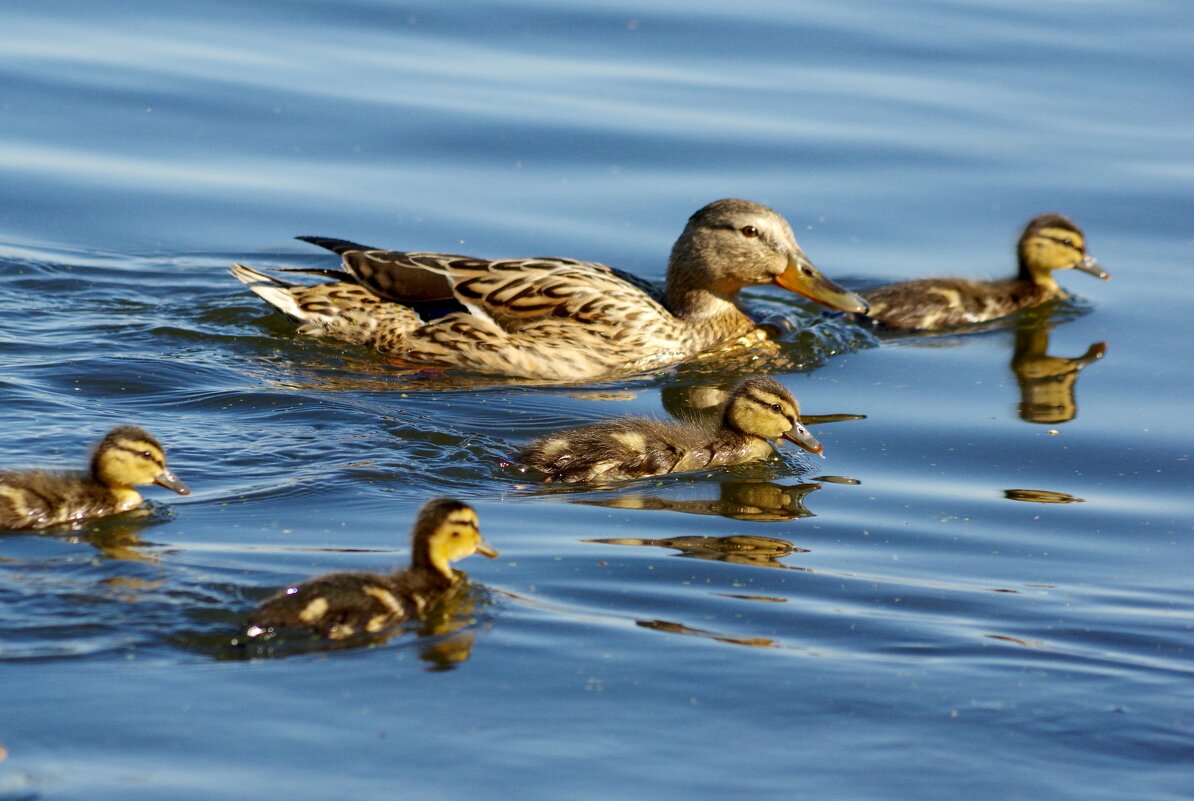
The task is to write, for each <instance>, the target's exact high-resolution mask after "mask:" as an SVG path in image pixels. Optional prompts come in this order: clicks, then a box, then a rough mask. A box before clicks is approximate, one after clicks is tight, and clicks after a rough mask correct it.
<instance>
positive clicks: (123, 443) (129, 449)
mask: <svg viewBox="0 0 1194 801" xmlns="http://www.w3.org/2000/svg"><path fill="white" fill-rule="evenodd" d="M112 450H114V451H124V452H125V453H131V454H132V455H133V456H136V457H137V458H138V459H148V460H149V461H151V462H153V463H154V464H156V465H157V466H158V467H160V468H162V469H163V470H164V469H165V468H166V459H165V457H164V456H162V455H161V454H160V452H159V453H154V450H155V449H154V448H152V447H150V446H149V444H148V443H143V444H142V446H141V447H137V446H136V444H135V443H134V444H130V443H129V440H120V441H118V442H117V443H116V444H115V445H113V446H112Z"/></svg>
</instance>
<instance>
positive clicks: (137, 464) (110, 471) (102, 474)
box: [92, 426, 191, 495]
mask: <svg viewBox="0 0 1194 801" xmlns="http://www.w3.org/2000/svg"><path fill="white" fill-rule="evenodd" d="M92 464H93V473H94V474H95V478H96V479H97V480H98V481H99V482H100V483H101V484H104V485H105V486H108V487H132V486H137V485H139V484H157V485H159V486H162V487H165V488H166V489H170V490H174V491H175V492H177V493H178V494H179V495H190V494H191V491H190V490H189V489H187V488H186V485H184V484H183V483H182V482H181V481H179V480H178V477H177V476H175V475H174V473H173V472H172V471H171V470H170V468H169V467H167V466H166V453H165V451H163V450H162V446H161V445H159V444H158V441H157V440H156V439H154V438H153V437H151V436H149V435H148V434H146V433H145V432H144V431H142V430H141V429H139V428H134V427H132V426H124V427H121V428H117V429H114V430H113V431H112V432H111V433H109V434H108V436H107V437H105V438H104V440H103V441H102V442H101V443H100V444H99V447H98V448H97V449H96V452H95V456H94V458H93V462H92Z"/></svg>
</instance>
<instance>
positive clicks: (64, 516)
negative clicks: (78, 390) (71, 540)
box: [0, 426, 191, 530]
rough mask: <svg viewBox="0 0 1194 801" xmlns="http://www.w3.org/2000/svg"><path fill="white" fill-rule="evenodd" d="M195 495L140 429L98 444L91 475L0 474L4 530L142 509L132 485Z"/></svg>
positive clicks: (114, 433) (117, 431)
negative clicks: (155, 487)
mask: <svg viewBox="0 0 1194 801" xmlns="http://www.w3.org/2000/svg"><path fill="white" fill-rule="evenodd" d="M139 484H157V485H158V486H160V487H165V488H166V489H169V490H174V491H175V492H177V493H178V494H179V495H190V494H191V491H190V490H189V489H187V488H186V486H185V485H184V484H183V483H182V482H181V481H179V480H178V477H177V476H176V475H174V473H173V472H171V470H170V468H169V467H167V466H166V452H165V450H163V449H162V446H161V444H160V443H159V442H158V441H157V440H156V439H154V438H153V437H151V436H150V435H149V434H147V433H146V432H145V431H143V430H141V429H140V428H137V427H136V426H120V427H118V428H114V429H112V430H111V431H109V432H108V435H107V436H106V437H104V438H103V440H101V441H100V443H99V445H97V446H96V448H95V452H94V453H93V454H92V457H91V470H90V471H89V472H88V473H52V472H48V471H45V470H19V471H18V470H11V471H5V472H0V529H11V530H19V529H37V528H46V527H48V526H57V525H60V524H63V523H78V522H81V521H83V520H87V519H89V518H93V517H103V516H105V515H113V514H118V513H120V512H127V511H129V510H130V509H135V508H136V507H138V506H140V505H141V500H142V499H141V494H140V493H139V492H137V491H136V490H135V489H133V486H134V485H139Z"/></svg>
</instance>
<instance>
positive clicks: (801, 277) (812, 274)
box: [774, 248, 870, 314]
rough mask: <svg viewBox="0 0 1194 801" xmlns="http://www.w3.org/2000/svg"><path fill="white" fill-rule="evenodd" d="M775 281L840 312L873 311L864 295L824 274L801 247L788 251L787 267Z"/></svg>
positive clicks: (787, 288) (861, 312)
mask: <svg viewBox="0 0 1194 801" xmlns="http://www.w3.org/2000/svg"><path fill="white" fill-rule="evenodd" d="M774 280H775V283H776V284H778V285H779V286H782V287H783V288H784V289H786V290H788V291H789V292H795V293H796V294H797V295H804V296H805V297H806V298H808V299H809V300H815V301H817V303H820V304H821V305H822V306H828V307H829V308H831V309H836V310H837V311H844V312H853V313H855V314H866V313H867V312H868V311H870V306H868V305H867V302H866V301H865V300H863V299H862V298H861V297H859V296H858V295H856V294H854V293H853V292H850V291H848V290H846V289H843V288H842V287H840V286H838V285H837V284H835V283H834V282H833V281H830V280H829V279H828V278H826V277H825V276H823V275H821V271H820V270H818V269H817V268H816V267H814V266H813V263H812V262H811V261H809V260H808V257H807V256H805V255H804V251H802V250H800V248H796V251H795V252H794V253H789V254H788V266H787V268H785V269H784V271H783V272H782V273H780V274H779V275H777V276H776V277H775V279H774Z"/></svg>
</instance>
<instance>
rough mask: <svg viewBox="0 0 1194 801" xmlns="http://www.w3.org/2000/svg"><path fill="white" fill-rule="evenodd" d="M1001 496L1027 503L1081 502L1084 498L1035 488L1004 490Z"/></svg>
mask: <svg viewBox="0 0 1194 801" xmlns="http://www.w3.org/2000/svg"><path fill="white" fill-rule="evenodd" d="M1003 497H1005V498H1007V499H1008V500H1009V501H1027V502H1029V503H1082V502H1083V501H1084V500H1085V499H1084V498H1076V497H1074V496H1073V495H1070V494H1069V493H1068V492H1053V491H1052V490H1035V489H1009V490H1004V491H1003Z"/></svg>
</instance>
